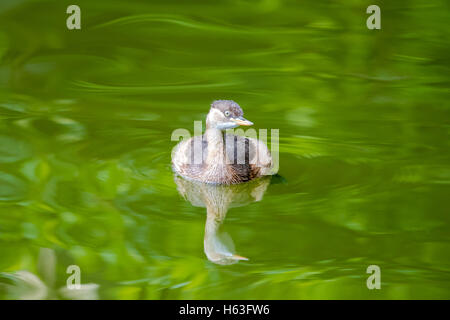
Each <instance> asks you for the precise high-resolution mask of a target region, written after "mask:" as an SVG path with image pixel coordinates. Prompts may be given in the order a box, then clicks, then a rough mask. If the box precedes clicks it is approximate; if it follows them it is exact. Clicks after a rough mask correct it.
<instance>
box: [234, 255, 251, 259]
mask: <svg viewBox="0 0 450 320" xmlns="http://www.w3.org/2000/svg"><path fill="white" fill-rule="evenodd" d="M232 257H233V260H248V258H246V257H243V256H239V255H237V254H233V255H232Z"/></svg>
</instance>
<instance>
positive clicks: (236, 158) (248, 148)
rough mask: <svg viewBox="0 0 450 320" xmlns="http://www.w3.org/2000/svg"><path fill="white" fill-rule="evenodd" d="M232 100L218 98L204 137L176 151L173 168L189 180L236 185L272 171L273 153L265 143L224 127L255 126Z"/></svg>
mask: <svg viewBox="0 0 450 320" xmlns="http://www.w3.org/2000/svg"><path fill="white" fill-rule="evenodd" d="M243 114H244V113H243V112H242V109H241V107H240V106H239V105H238V104H237V103H236V102H234V101H232V100H216V101H214V102H213V103H212V104H211V109H210V110H209V113H208V116H207V117H206V131H205V133H204V134H203V135H202V136H196V137H192V138H190V139H185V140H183V141H181V142H180V143H179V144H178V145H177V146H176V147H175V148H174V150H173V152H172V167H173V170H174V171H175V172H176V173H177V174H179V175H180V176H182V177H184V178H187V179H189V180H195V181H201V182H205V183H214V184H236V183H241V182H246V181H250V180H252V179H256V178H258V177H261V176H265V175H271V174H274V172H272V167H273V166H272V156H271V154H270V151H269V149H268V148H267V146H266V145H265V143H264V142H262V141H260V140H258V139H254V138H250V137H243V136H238V135H233V134H228V133H225V131H224V130H226V129H232V128H236V127H238V126H240V125H241V126H251V125H252V124H253V123H252V122H250V121H248V120H246V119H244V118H243V117H242V116H243Z"/></svg>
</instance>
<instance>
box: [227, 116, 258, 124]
mask: <svg viewBox="0 0 450 320" xmlns="http://www.w3.org/2000/svg"><path fill="white" fill-rule="evenodd" d="M230 120H231V121H233V122H234V123H236V124H237V125H240V126H251V125H253V122H251V121H248V120H247V119H245V118H243V117H237V118H231V119H230Z"/></svg>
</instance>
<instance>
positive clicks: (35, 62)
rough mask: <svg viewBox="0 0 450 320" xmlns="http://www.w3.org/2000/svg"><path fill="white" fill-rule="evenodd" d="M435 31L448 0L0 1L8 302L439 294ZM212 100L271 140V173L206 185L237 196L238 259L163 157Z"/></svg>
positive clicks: (442, 102)
mask: <svg viewBox="0 0 450 320" xmlns="http://www.w3.org/2000/svg"><path fill="white" fill-rule="evenodd" d="M72 2H73V3H72ZM69 4H78V5H79V6H80V8H81V23H82V28H81V30H68V29H67V28H66V18H67V17H68V15H67V14H66V8H67V6H68V5H69ZM370 4H378V5H379V6H380V7H381V19H382V20H381V26H382V28H381V30H368V29H367V27H366V19H367V17H368V15H367V14H366V8H367V6H368V5H370ZM448 22H449V5H448V2H447V1H444V0H436V1H426V0H412V1H377V2H373V1H343V0H342V1H282V0H261V1H249V0H230V1H153V0H152V1H131V0H128V1H110V0H96V1H87V0H77V1H71V2H70V3H69V2H67V1H56V0H54V1H37V0H1V1H0V272H1V273H0V298H3V299H5V298H10V299H17V298H36V299H45V298H47V299H72V298H86V299H88V298H94V299H95V298H99V299H412V298H426V299H427V298H439V299H449V298H450V233H449V223H450V217H449V198H450V186H449V184H450V166H449V163H450V151H449V141H450V140H449V129H450V121H449V120H450V107H449V103H448V101H449V98H450V94H449V61H448V59H449V53H450V50H449V41H450V39H449V31H448V30H449V28H448ZM214 99H233V100H235V101H236V102H238V103H239V104H240V105H241V106H242V108H243V109H244V112H245V116H246V118H248V119H249V120H251V121H253V122H254V123H255V125H254V128H255V129H269V130H270V129H279V132H280V146H279V150H280V153H279V157H280V169H279V174H280V176H277V177H274V178H273V179H272V180H271V181H270V183H269V184H268V185H263V186H262V187H261V188H259V189H258V190H257V191H254V189H252V188H253V186H250V185H249V186H248V187H245V188H242V189H233V190H231V189H227V188H224V189H220V190H219V189H214V190H212V191H211V190H210V191H211V192H212V193H213V194H216V195H223V196H224V197H225V196H226V197H229V198H233V201H238V202H239V201H240V202H239V205H236V206H233V207H230V208H229V210H228V212H227V214H226V218H225V217H222V220H221V221H219V222H220V224H221V226H220V228H221V232H222V236H223V237H225V238H226V239H225V240H223V241H224V243H225V242H226V243H228V244H229V246H230V248H231V247H232V244H231V243H234V247H235V249H234V250H235V252H236V253H237V254H239V255H241V256H244V257H247V258H248V259H249V260H248V261H239V262H238V263H234V264H218V263H214V262H212V261H210V260H208V257H207V255H206V254H205V243H208V241H210V240H207V241H206V240H205V239H206V238H208V237H206V234H205V224H207V223H208V220H207V214H206V209H205V208H204V207H201V206H196V205H195V201H194V200H195V199H197V198H195V197H196V196H197V195H198V194H197V192H200V191H199V190H200V189H199V188H197V187H195V186H194V187H192V186H184V185H177V183H176V180H174V175H173V173H172V171H171V166H170V152H171V149H172V147H173V146H174V145H175V144H176V141H171V134H172V132H173V130H175V129H177V128H185V129H187V130H189V131H190V132H191V133H192V132H193V128H194V127H193V121H195V120H203V121H204V119H205V116H206V113H207V112H208V109H209V104H210V103H211V101H212V100H214ZM269 142H270V139H269ZM180 188H181V189H182V188H185V189H183V190H185V192H186V193H189V192H191V193H189V194H187V195H186V194H184V197H183V196H182V195H183V192H182V191H180ZM236 197H237V198H236ZM245 197H247V198H245ZM252 197H253V198H252ZM258 197H259V198H258ZM238 198H239V199H238ZM244 198H245V199H244ZM257 198H258V199H257ZM236 199H237V200H236ZM248 199H250V200H248ZM247 200H248V201H247ZM255 200H259V201H255ZM193 202H194V203H193ZM193 204H194V205H193ZM197 205H198V203H197ZM219 220H220V219H219ZM211 221H214V219H212V220H211ZM213 233H214V232H213ZM214 237H215V233H214V234H213V236H212V238H208V239H215V238H214ZM230 250H231V249H230ZM69 265H77V266H79V268H80V270H81V283H82V284H85V286H83V290H81V291H78V292H74V291H70V290H69V291H68V290H66V289H64V287H65V286H66V280H67V278H68V276H69V274H67V273H66V270H67V267H68V266H69ZM369 265H378V266H379V267H380V269H381V289H380V290H369V289H368V288H367V286H366V280H367V277H368V276H369V274H367V273H366V269H367V267H368V266H369Z"/></svg>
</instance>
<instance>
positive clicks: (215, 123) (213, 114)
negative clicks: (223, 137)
mask: <svg viewBox="0 0 450 320" xmlns="http://www.w3.org/2000/svg"><path fill="white" fill-rule="evenodd" d="M243 115H244V112H243V111H242V109H241V107H240V106H239V105H238V104H237V103H236V102H234V101H233V100H215V101H213V103H212V104H211V109H210V110H209V113H208V116H207V117H206V127H207V128H216V129H219V130H226V129H232V128H236V127H238V126H251V125H252V124H253V122H251V121H248V120H247V119H245V118H244V117H243Z"/></svg>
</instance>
